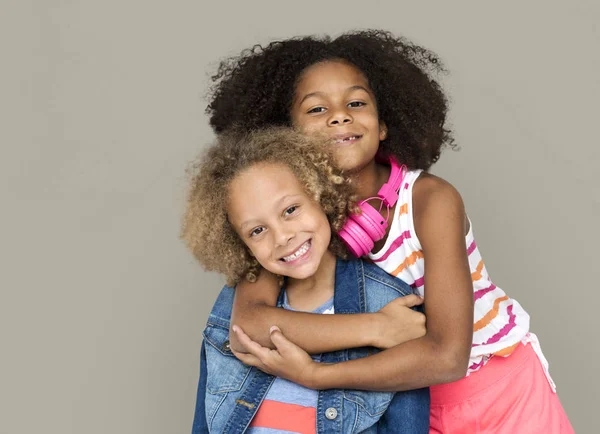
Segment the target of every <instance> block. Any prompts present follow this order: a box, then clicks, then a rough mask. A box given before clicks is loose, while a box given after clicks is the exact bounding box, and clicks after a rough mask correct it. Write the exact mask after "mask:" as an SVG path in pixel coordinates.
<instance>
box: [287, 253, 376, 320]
mask: <svg viewBox="0 0 600 434" xmlns="http://www.w3.org/2000/svg"><path fill="white" fill-rule="evenodd" d="M284 289H285V283H284V287H283V288H282V289H281V292H280V293H279V298H278V299H277V306H278V307H282V306H283V299H284ZM333 308H334V311H335V313H361V312H365V311H366V302H365V279H364V271H363V263H362V261H360V260H353V261H345V260H343V259H339V258H338V259H337V260H336V264H335V288H334V293H333Z"/></svg>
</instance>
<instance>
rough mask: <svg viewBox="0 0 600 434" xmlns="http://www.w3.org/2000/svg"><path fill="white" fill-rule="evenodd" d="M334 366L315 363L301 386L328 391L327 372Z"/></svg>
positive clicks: (304, 376) (304, 377)
mask: <svg viewBox="0 0 600 434" xmlns="http://www.w3.org/2000/svg"><path fill="white" fill-rule="evenodd" d="M332 366H333V364H330V363H318V362H313V364H312V365H311V367H310V369H308V370H307V372H306V373H305V375H303V378H302V382H300V384H301V385H302V386H304V387H307V388H309V389H313V390H323V389H328V388H329V387H327V384H326V379H327V372H328V370H329V369H330V368H331V367H332Z"/></svg>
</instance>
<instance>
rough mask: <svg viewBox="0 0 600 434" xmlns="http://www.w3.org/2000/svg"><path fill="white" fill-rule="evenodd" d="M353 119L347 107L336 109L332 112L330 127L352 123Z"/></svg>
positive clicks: (329, 121)
mask: <svg viewBox="0 0 600 434" xmlns="http://www.w3.org/2000/svg"><path fill="white" fill-rule="evenodd" d="M352 121H353V119H352V116H351V115H350V113H348V111H347V110H345V109H342V108H340V109H336V110H335V111H332V112H331V116H330V117H329V120H328V124H329V126H330V127H333V126H340V125H345V124H351V123H352Z"/></svg>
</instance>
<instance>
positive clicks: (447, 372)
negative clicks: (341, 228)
mask: <svg viewBox="0 0 600 434" xmlns="http://www.w3.org/2000/svg"><path fill="white" fill-rule="evenodd" d="M413 204H414V221H415V230H416V231H417V235H418V237H419V239H420V241H421V246H422V248H423V256H424V258H425V263H426V272H425V291H426V292H427V301H426V306H425V312H426V316H427V333H426V335H425V336H423V337H422V338H419V339H415V340H412V341H409V342H406V343H404V344H401V345H398V346H396V347H394V348H390V349H388V350H386V351H383V352H381V353H378V354H376V355H373V356H371V357H369V358H365V359H358V360H352V361H349V362H345V363H340V364H337V365H323V366H314V368H315V369H314V370H313V373H312V375H310V376H309V378H307V384H308V385H309V387H314V388H317V389H321V388H325V389H327V388H354V389H364V390H385V391H396V390H407V389H415V388H420V387H424V386H430V385H433V384H439V383H447V382H451V381H456V380H458V379H460V378H462V377H464V375H465V373H466V370H467V365H468V361H469V355H470V351H471V343H472V339H473V283H472V280H471V273H470V268H469V262H468V257H467V251H466V246H465V234H466V232H467V230H468V228H467V225H468V220H467V218H466V215H465V211H464V205H463V202H462V198H461V197H460V195H459V193H458V192H457V191H456V190H455V189H454V187H452V186H451V185H450V184H448V183H446V182H445V181H443V180H441V179H439V178H437V177H434V176H431V175H425V174H424V175H422V177H421V178H420V179H419V180H418V181H417V182H416V183H415V186H414V190H413Z"/></svg>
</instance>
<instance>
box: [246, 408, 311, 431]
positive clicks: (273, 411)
mask: <svg viewBox="0 0 600 434" xmlns="http://www.w3.org/2000/svg"><path fill="white" fill-rule="evenodd" d="M250 426H253V427H261V428H271V429H278V430H284V431H292V432H297V433H301V434H315V432H316V431H317V428H316V427H317V409H316V408H314V407H304V406H302V405H298V404H287V403H285V402H279V401H271V400H270V399H265V400H264V401H263V402H262V404H261V405H260V407H259V408H258V411H257V412H256V415H255V416H254V418H253V419H252V423H250Z"/></svg>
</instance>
